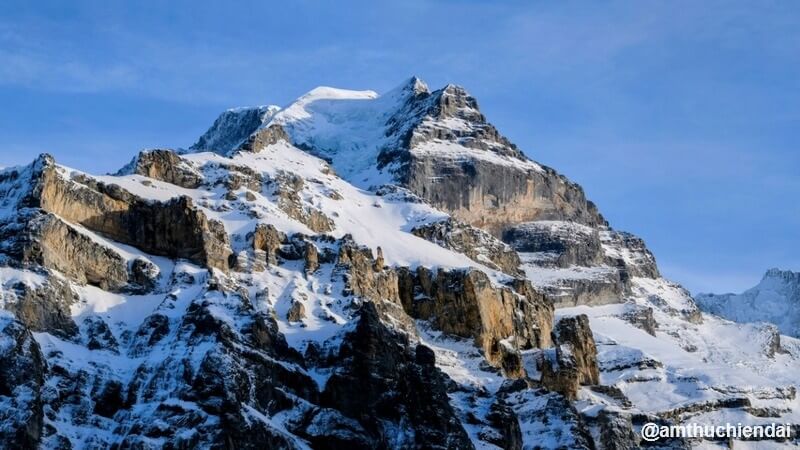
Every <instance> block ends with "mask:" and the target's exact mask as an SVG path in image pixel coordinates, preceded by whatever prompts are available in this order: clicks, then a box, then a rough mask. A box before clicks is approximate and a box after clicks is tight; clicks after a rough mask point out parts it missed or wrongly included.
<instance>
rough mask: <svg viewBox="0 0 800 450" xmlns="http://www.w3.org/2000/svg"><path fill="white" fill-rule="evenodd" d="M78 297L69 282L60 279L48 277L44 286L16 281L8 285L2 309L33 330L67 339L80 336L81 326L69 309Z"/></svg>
mask: <svg viewBox="0 0 800 450" xmlns="http://www.w3.org/2000/svg"><path fill="white" fill-rule="evenodd" d="M77 298H78V296H77V294H75V292H74V291H73V290H72V288H71V287H70V285H69V283H68V282H67V281H65V280H63V279H62V278H60V277H57V276H50V277H48V279H47V281H46V282H45V283H43V284H41V285H38V286H37V285H31V284H28V283H26V282H24V281H17V282H14V283H13V284H11V285H10V286H5V289H4V290H3V293H2V300H3V303H4V305H3V308H5V309H7V310H8V311H11V312H13V313H14V315H15V316H16V318H17V320H19V321H20V322H22V323H23V324H25V326H26V327H27V328H30V329H31V330H33V331H46V332H49V333H52V334H54V335H56V336H59V337H62V338H64V339H72V338H74V337H75V336H76V335H77V334H78V326H77V325H76V324H75V322H74V321H73V320H72V316H71V315H70V306H71V305H72V304H73V303H75V301H76V300H77Z"/></svg>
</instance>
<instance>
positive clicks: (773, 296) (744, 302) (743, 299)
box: [697, 269, 800, 337]
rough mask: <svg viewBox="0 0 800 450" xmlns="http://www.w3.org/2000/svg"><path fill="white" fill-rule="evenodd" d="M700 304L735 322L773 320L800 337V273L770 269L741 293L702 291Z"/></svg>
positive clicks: (699, 297) (781, 328)
mask: <svg viewBox="0 0 800 450" xmlns="http://www.w3.org/2000/svg"><path fill="white" fill-rule="evenodd" d="M697 303H698V305H699V306H700V307H701V308H703V310H705V311H708V312H709V313H711V314H715V315H718V316H720V317H724V318H726V319H728V320H732V321H734V322H770V323H773V324H775V325H777V326H778V328H779V329H780V332H781V333H783V334H786V335H789V336H794V337H800V310H799V309H798V306H800V273H797V272H791V271H788V270H780V269H770V270H768V271H767V272H766V273H765V274H764V277H763V278H762V279H761V281H760V282H759V283H758V284H757V285H756V286H754V287H752V288H750V289H748V290H746V291H744V292H742V293H741V294H722V295H716V294H700V295H698V296H697Z"/></svg>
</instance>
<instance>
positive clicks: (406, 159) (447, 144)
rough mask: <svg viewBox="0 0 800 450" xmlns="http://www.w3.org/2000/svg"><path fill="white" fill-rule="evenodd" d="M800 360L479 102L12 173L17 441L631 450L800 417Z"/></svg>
mask: <svg viewBox="0 0 800 450" xmlns="http://www.w3.org/2000/svg"><path fill="white" fill-rule="evenodd" d="M795 275H796V274H795ZM776 283H777V282H776ZM776 286H777V284H776ZM795 286H796V283H795ZM775 289H776V292H777V289H778V288H777V287H776V288H775ZM781 292H784V291H781ZM795 292H796V291H795ZM795 298H796V296H795ZM781 311H787V309H783V310H781ZM786 314H787V315H788V314H789V313H788V312H787V313H786ZM799 360H800V341H798V340H796V339H793V338H790V337H786V336H781V335H780V334H779V333H778V330H777V329H776V328H775V327H774V326H772V325H768V324H763V323H757V324H736V323H732V322H730V321H727V320H722V319H719V318H717V317H716V316H714V315H711V314H704V313H702V312H701V311H700V309H699V308H698V307H697V305H696V303H695V301H694V300H693V299H692V297H691V296H690V295H689V293H688V292H687V291H686V290H685V289H683V288H682V287H681V286H679V285H677V284H675V283H672V282H670V281H668V280H666V279H664V278H662V277H661V275H660V272H659V270H658V267H657V264H656V259H655V256H654V255H653V254H652V253H651V252H650V251H649V250H648V249H647V246H646V245H645V243H644V242H643V241H642V240H641V239H639V238H638V237H636V236H634V235H632V234H630V233H627V232H622V231H618V230H615V229H613V228H611V226H610V225H609V224H608V223H607V222H606V220H605V219H604V218H603V216H602V215H601V214H600V212H599V210H598V208H597V207H596V206H595V205H594V204H593V203H592V202H591V201H589V200H588V199H587V197H586V195H585V193H584V191H583V189H582V188H581V186H579V185H578V184H576V183H574V182H572V181H570V180H569V179H567V178H566V177H564V176H563V175H561V174H559V173H558V172H556V171H555V170H554V169H552V168H549V167H545V166H543V165H541V164H539V163H537V162H535V161H533V160H532V159H530V157H529V156H527V155H526V154H525V153H523V152H522V151H521V150H520V149H518V148H517V147H516V146H515V145H514V144H513V143H511V142H510V141H509V140H508V139H506V138H505V137H503V136H502V135H501V134H500V132H499V131H498V130H497V129H496V128H495V127H494V126H493V125H492V124H491V123H490V122H489V121H488V120H487V118H486V117H484V115H483V114H482V113H481V112H480V108H479V106H478V102H477V100H476V99H475V98H474V97H472V96H471V95H470V94H469V93H468V92H467V91H466V90H465V89H464V88H462V87H459V86H456V85H447V86H445V87H443V88H441V89H438V90H430V89H429V88H428V86H427V85H426V84H425V83H424V82H422V81H421V80H419V79H418V78H415V77H414V78H410V79H408V80H406V81H404V82H403V83H401V84H400V85H399V86H398V87H397V88H395V89H393V90H391V91H389V92H387V93H384V94H378V93H376V92H374V91H350V90H343V89H335V88H330V87H320V88H316V89H313V90H312V91H310V92H309V93H307V94H305V95H303V96H301V97H300V98H298V99H297V100H296V101H294V102H292V103H291V104H289V105H287V106H285V107H277V106H258V107H245V108H235V109H231V110H228V111H225V112H223V113H222V114H221V115H220V116H219V117H218V118H217V119H216V120H215V121H214V123H213V124H212V125H211V127H210V128H209V129H208V131H207V132H206V133H205V134H203V136H201V137H200V138H199V139H198V140H197V142H196V143H195V144H194V145H192V146H191V147H189V148H187V149H150V150H145V151H142V152H140V153H139V154H138V155H136V156H135V157H134V158H133V159H132V160H131V162H130V163H129V164H127V165H126V166H125V167H123V168H121V169H120V170H119V171H118V172H117V173H116V174H114V175H105V176H98V175H91V174H87V173H85V172H82V171H80V170H78V169H74V168H70V167H66V166H63V165H61V164H59V163H57V162H56V161H55V160H54V159H53V158H52V157H51V156H49V155H41V156H39V157H38V158H37V159H36V160H35V161H33V162H32V163H31V164H29V165H28V166H24V167H16V168H8V169H5V170H0V448H3V449H5V448H9V449H31V448H42V449H69V448H74V449H83V448H88V449H107V448H109V449H131V448H136V449H162V448H163V449H178V448H202V449H206V448H211V449H238V448H243V449H257V448H280V449H283V448H289V449H307V448H318V449H372V448H389V449H407V448H416V449H427V448H438V449H451V448H452V449H470V448H476V449H504V450H511V449H513V450H520V449H538V448H542V449H582V450H587V449H602V450H611V449H633V448H638V447H639V446H640V445H642V444H643V443H642V442H641V439H640V438H639V437H638V432H637V431H638V430H639V428H640V427H641V426H642V425H643V424H644V423H646V422H659V423H674V422H681V421H686V420H690V419H691V421H692V422H696V423H705V424H714V425H718V424H720V423H724V422H728V421H731V417H734V418H735V421H736V422H743V423H755V422H760V421H765V420H768V421H780V422H790V423H797V422H798V420H797V419H798V418H800V408H798V407H797V402H796V400H795V396H796V388H795V386H797V385H798V384H800V375H798V374H800V370H798V369H800V367H799V365H798V361H799ZM695 444H700V445H704V446H706V447H708V448H713V446H714V445H716V443H714V442H689V441H688V440H685V439H674V440H669V441H664V442H659V443H657V444H655V446H653V447H648V448H682V449H683V448H688V447H690V446H692V445H695ZM782 444H786V445H787V446H792V445H795V444H797V441H793V442H784V443H777V444H776V445H782ZM736 445H737V448H738V446H739V445H740V444H739V443H737V444H736ZM742 445H745V444H742ZM745 448H746V447H745Z"/></svg>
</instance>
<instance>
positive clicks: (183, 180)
mask: <svg viewBox="0 0 800 450" xmlns="http://www.w3.org/2000/svg"><path fill="white" fill-rule="evenodd" d="M129 173H131V174H137V175H142V176H145V177H147V178H152V179H154V180H160V181H164V182H167V183H170V184H174V185H176V186H180V187H183V188H187V189H195V188H197V187H198V186H200V184H201V183H202V182H203V176H202V175H201V174H200V173H198V171H197V170H196V169H194V168H193V167H191V165H190V164H189V163H188V162H186V161H184V160H183V159H182V158H181V157H180V156H179V155H178V154H177V153H175V152H174V151H172V150H166V149H154V150H145V151H143V152H141V153H139V155H138V156H137V157H136V158H134V160H133V161H132V162H131V163H130V164H129V165H128V166H127V167H126V168H124V169H122V170H121V171H120V173H119V174H120V175H122V174H129Z"/></svg>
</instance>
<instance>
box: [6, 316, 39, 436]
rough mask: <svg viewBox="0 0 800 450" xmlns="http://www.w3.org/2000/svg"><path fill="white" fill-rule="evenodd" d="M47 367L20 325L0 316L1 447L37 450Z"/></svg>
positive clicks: (26, 330) (32, 339)
mask: <svg viewBox="0 0 800 450" xmlns="http://www.w3.org/2000/svg"><path fill="white" fill-rule="evenodd" d="M46 372H47V363H46V362H45V359H44V356H43V355H42V352H41V349H40V348H39V344H38V343H36V341H35V340H34V338H33V335H32V334H31V332H30V330H28V329H27V328H26V327H25V326H24V325H23V324H22V323H20V322H18V321H16V320H14V319H13V318H11V317H9V316H8V315H7V313H3V312H0V405H2V406H1V407H0V424H2V426H0V447H2V448H6V449H9V450H12V449H13V450H16V449H19V450H26V449H31V448H36V447H37V445H38V443H39V441H40V439H41V435H42V427H43V425H44V409H43V402H42V387H43V386H44V383H45V375H46Z"/></svg>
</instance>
